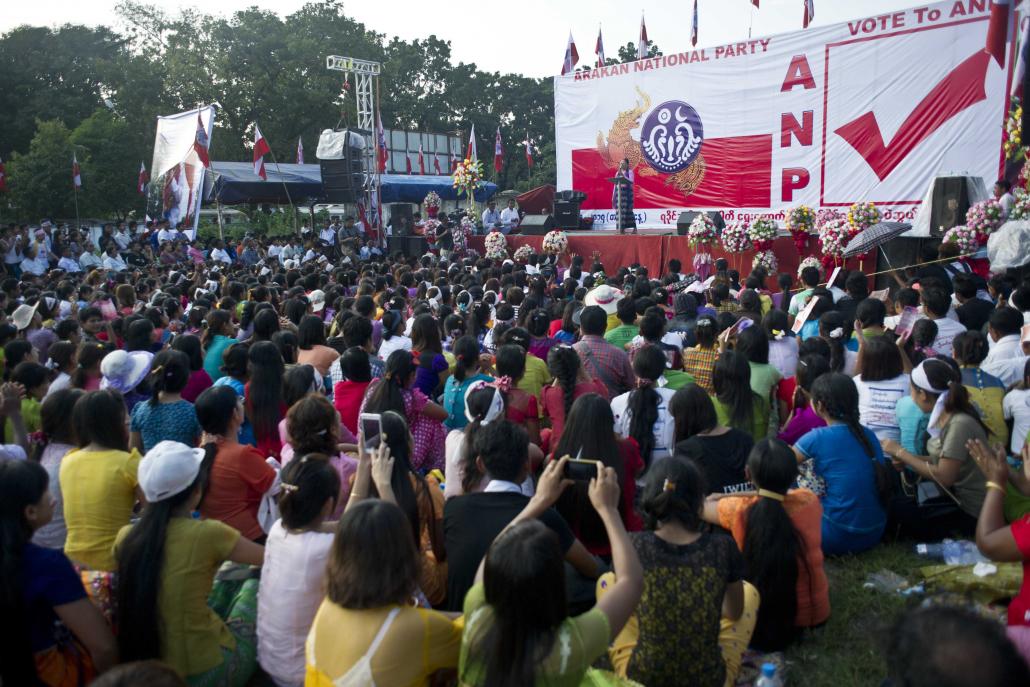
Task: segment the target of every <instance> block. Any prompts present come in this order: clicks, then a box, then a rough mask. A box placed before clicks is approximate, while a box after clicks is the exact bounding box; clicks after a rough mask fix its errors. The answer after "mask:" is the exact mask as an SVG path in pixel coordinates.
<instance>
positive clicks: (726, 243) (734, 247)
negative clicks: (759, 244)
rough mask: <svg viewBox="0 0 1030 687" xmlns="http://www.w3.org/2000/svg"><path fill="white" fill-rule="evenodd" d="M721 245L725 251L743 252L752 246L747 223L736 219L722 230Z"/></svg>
mask: <svg viewBox="0 0 1030 687" xmlns="http://www.w3.org/2000/svg"><path fill="white" fill-rule="evenodd" d="M720 238H721V240H722V247H723V249H724V250H725V251H726V252H727V253H743V252H744V251H749V250H751V249H752V248H754V245H753V244H752V243H751V237H750V236H748V223H747V222H745V221H744V220H737V221H736V222H733V223H732V224H727V225H726V228H725V229H723V230H722V236H721V237H720Z"/></svg>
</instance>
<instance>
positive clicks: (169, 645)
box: [115, 392, 264, 687]
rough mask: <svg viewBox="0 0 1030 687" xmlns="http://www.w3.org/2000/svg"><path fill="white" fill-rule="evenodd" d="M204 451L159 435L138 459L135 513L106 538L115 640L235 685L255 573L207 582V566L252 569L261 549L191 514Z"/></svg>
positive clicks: (131, 651) (137, 657) (252, 661)
mask: <svg viewBox="0 0 1030 687" xmlns="http://www.w3.org/2000/svg"><path fill="white" fill-rule="evenodd" d="M205 393H207V392H205ZM205 455H207V452H205V451H204V449H197V448H190V447H188V446H186V445H185V444H180V443H178V442H174V441H163V442H161V443H160V444H158V445H157V446H155V447H154V448H153V449H151V450H150V451H148V452H147V455H146V456H144V457H143V460H142V461H141V462H140V467H139V474H140V489H141V490H142V491H143V495H144V497H146V505H145V506H144V507H143V515H142V517H141V518H140V520H139V521H138V522H137V523H136V524H134V525H127V526H126V527H123V528H122V530H121V531H120V532H119V533H118V540H117V542H116V543H115V556H116V557H117V561H118V586H117V600H118V647H119V649H120V652H121V658H122V660H123V661H142V660H147V659H160V660H161V661H164V662H165V663H167V664H169V665H170V666H172V667H173V668H175V670H176V672H178V673H179V674H180V675H182V676H183V677H185V678H186V679H187V680H188V681H189V682H191V683H193V684H219V685H231V686H232V687H243V685H246V684H247V681H248V680H249V679H250V676H251V674H252V673H253V672H254V667H255V666H256V665H257V660H256V659H257V645H256V640H255V636H254V623H255V620H256V615H257V591H258V580H257V578H253V577H252V578H248V579H247V580H246V581H244V582H242V583H240V582H227V581H219V582H215V573H217V572H218V569H219V568H220V567H221V566H222V564H223V563H225V562H226V561H227V560H229V561H233V562H236V563H241V564H244V565H258V566H259V565H261V562H262V559H263V554H264V550H263V549H262V547H261V546H259V545H257V544H255V543H253V542H251V541H249V540H248V539H247V538H246V537H243V536H241V535H240V533H239V531H238V530H236V529H233V528H232V527H229V526H228V525H226V524H225V523H222V522H219V521H218V520H208V519H203V520H199V519H194V518H193V517H192V513H193V512H194V511H195V510H197V507H198V506H199V505H200V500H201V497H202V496H203V493H204V488H205V483H206V480H207V472H208V468H209V466H210V459H209V458H205ZM212 587H213V588H214V592H212ZM209 597H211V599H212V605H211V606H209V605H208V598H209Z"/></svg>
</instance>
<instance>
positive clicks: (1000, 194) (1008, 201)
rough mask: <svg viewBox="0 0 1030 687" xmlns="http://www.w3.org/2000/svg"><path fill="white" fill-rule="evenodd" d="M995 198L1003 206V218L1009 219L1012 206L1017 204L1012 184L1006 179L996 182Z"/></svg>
mask: <svg viewBox="0 0 1030 687" xmlns="http://www.w3.org/2000/svg"><path fill="white" fill-rule="evenodd" d="M994 197H995V199H996V200H997V201H998V203H999V204H1000V205H1001V218H1002V219H1007V218H1008V216H1009V212H1010V211H1011V210H1012V205H1013V204H1014V203H1015V202H1016V198H1015V196H1013V195H1012V184H1010V183H1009V182H1007V181H1006V180H1004V179H998V180H997V181H996V182H994Z"/></svg>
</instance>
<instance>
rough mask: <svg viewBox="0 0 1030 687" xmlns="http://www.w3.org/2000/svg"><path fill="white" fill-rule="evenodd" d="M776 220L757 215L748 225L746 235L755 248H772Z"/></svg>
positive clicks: (767, 249)
mask: <svg viewBox="0 0 1030 687" xmlns="http://www.w3.org/2000/svg"><path fill="white" fill-rule="evenodd" d="M776 232H777V228H776V222H774V221H773V220H771V219H769V218H768V217H759V218H758V219H756V220H755V221H754V222H752V223H751V226H750V227H748V230H747V235H748V237H749V238H750V239H751V243H753V244H755V248H757V249H758V250H760V251H769V250H772V242H773V239H775V238H776Z"/></svg>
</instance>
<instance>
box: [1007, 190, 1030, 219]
mask: <svg viewBox="0 0 1030 687" xmlns="http://www.w3.org/2000/svg"><path fill="white" fill-rule="evenodd" d="M1009 219H1022V220H1030V194H1028V193H1027V192H1026V191H1022V190H1017V191H1016V202H1015V203H1013V204H1012V209H1011V210H1009Z"/></svg>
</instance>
